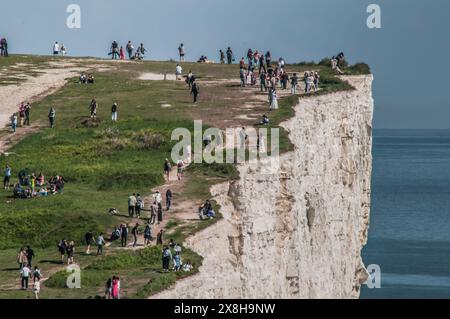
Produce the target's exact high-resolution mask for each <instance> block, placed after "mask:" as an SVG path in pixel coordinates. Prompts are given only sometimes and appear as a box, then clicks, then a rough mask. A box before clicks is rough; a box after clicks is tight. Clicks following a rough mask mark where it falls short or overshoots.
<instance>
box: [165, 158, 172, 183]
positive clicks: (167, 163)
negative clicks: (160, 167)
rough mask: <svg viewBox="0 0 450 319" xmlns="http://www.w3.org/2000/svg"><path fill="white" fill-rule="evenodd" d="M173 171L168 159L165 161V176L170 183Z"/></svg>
mask: <svg viewBox="0 0 450 319" xmlns="http://www.w3.org/2000/svg"><path fill="white" fill-rule="evenodd" d="M171 170H172V166H171V165H170V162H169V159H167V158H166V160H165V161H164V176H165V177H166V179H167V181H170V171H171Z"/></svg>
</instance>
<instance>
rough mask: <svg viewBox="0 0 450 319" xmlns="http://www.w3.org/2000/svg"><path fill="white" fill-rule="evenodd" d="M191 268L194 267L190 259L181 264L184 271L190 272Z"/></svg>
mask: <svg viewBox="0 0 450 319" xmlns="http://www.w3.org/2000/svg"><path fill="white" fill-rule="evenodd" d="M192 269H194V267H193V266H192V264H191V262H190V261H187V262H186V263H185V264H184V265H183V271H184V272H190V271H192Z"/></svg>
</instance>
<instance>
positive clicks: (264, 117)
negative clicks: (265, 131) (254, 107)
mask: <svg viewBox="0 0 450 319" xmlns="http://www.w3.org/2000/svg"><path fill="white" fill-rule="evenodd" d="M260 124H261V125H269V118H268V117H267V115H266V114H264V115H263V116H262V119H261V122H260Z"/></svg>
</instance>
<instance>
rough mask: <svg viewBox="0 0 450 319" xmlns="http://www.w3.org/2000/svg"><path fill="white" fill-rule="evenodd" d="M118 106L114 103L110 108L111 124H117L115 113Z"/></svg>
mask: <svg viewBox="0 0 450 319" xmlns="http://www.w3.org/2000/svg"><path fill="white" fill-rule="evenodd" d="M118 108H119V106H118V105H117V103H116V102H114V103H113V105H112V107H111V120H112V121H113V122H117V111H118Z"/></svg>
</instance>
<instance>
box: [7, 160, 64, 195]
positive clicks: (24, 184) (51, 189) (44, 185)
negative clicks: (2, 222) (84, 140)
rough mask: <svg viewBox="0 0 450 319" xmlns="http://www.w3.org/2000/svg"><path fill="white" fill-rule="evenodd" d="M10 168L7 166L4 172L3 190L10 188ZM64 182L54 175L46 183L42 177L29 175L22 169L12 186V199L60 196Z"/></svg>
mask: <svg viewBox="0 0 450 319" xmlns="http://www.w3.org/2000/svg"><path fill="white" fill-rule="evenodd" d="M11 174H12V171H11V167H10V166H9V165H8V164H7V165H6V167H5V170H4V179H3V186H4V189H5V190H9V189H10V187H11ZM65 183H66V180H65V179H64V177H62V176H59V175H55V176H53V177H52V178H50V179H49V180H48V181H46V180H45V177H44V175H43V174H42V172H41V173H39V175H37V176H36V174H35V173H31V174H30V173H29V172H28V169H23V170H21V171H20V172H19V174H18V182H17V183H16V184H14V190H13V197H14V198H19V199H31V198H35V197H47V196H48V195H54V194H62V193H63V191H64V185H65Z"/></svg>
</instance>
